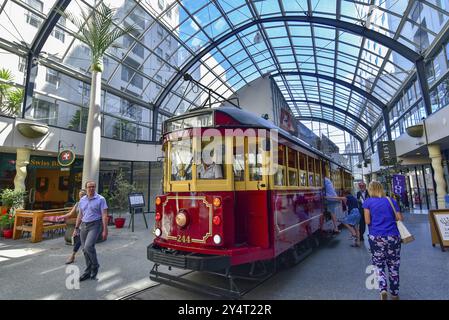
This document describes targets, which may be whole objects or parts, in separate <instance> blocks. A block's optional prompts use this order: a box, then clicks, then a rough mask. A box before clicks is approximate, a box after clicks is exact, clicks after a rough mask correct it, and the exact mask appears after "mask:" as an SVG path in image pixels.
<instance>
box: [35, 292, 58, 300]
mask: <svg viewBox="0 0 449 320" xmlns="http://www.w3.org/2000/svg"><path fill="white" fill-rule="evenodd" d="M60 298H61V294H60V293H52V294H50V295H48V296H45V297H43V298H40V299H39V300H57V299H60Z"/></svg>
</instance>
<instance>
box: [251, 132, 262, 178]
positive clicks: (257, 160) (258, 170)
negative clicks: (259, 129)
mask: <svg viewBox="0 0 449 320" xmlns="http://www.w3.org/2000/svg"><path fill="white" fill-rule="evenodd" d="M249 140H250V139H249ZM249 140H248V169H249V180H251V181H261V180H262V152H263V150H262V149H261V148H260V147H261V146H260V144H259V143H254V142H250V141H249Z"/></svg>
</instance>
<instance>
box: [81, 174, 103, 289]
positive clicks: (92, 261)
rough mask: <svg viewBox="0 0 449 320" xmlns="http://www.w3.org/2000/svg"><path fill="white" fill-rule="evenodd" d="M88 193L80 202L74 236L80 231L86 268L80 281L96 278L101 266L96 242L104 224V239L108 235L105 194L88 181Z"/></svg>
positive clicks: (92, 182)
mask: <svg viewBox="0 0 449 320" xmlns="http://www.w3.org/2000/svg"><path fill="white" fill-rule="evenodd" d="M86 189H87V195H86V196H84V197H83V198H82V199H81V200H80V202H79V211H80V212H79V215H78V217H77V219H76V224H75V231H74V236H75V235H76V233H78V232H79V233H80V238H81V245H82V246H83V252H84V258H85V260H86V270H85V271H84V273H83V274H82V275H81V277H80V281H84V280H87V279H89V278H90V279H95V278H96V276H97V273H98V269H99V267H100V265H99V263H98V259H97V252H96V250H95V243H96V242H97V239H98V236H99V234H100V232H101V226H102V225H103V234H102V238H103V240H106V239H107V237H108V205H107V204H106V200H105V198H104V197H103V196H101V195H99V194H98V193H96V191H95V189H96V183H95V182H94V181H88V182H86Z"/></svg>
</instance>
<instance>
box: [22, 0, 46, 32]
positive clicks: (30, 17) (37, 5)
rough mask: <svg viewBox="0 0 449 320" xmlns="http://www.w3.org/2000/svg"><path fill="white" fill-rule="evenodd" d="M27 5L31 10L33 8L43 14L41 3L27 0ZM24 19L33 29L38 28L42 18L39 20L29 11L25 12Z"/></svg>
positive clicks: (35, 0) (36, 0)
mask: <svg viewBox="0 0 449 320" xmlns="http://www.w3.org/2000/svg"><path fill="white" fill-rule="evenodd" d="M27 3H28V5H29V6H30V7H31V8H33V9H35V10H37V11H39V12H43V10H44V4H43V3H42V1H39V0H27ZM25 17H26V22H27V23H29V24H31V25H32V26H33V27H36V28H38V27H39V26H40V25H41V23H42V18H40V17H39V16H37V15H36V14H34V13H32V12H31V11H27V12H26V13H25Z"/></svg>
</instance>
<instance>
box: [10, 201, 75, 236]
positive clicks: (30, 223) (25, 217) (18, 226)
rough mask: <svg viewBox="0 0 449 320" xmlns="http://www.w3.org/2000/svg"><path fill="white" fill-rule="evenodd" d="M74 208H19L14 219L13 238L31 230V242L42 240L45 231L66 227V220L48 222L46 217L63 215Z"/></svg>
mask: <svg viewBox="0 0 449 320" xmlns="http://www.w3.org/2000/svg"><path fill="white" fill-rule="evenodd" d="M70 210H72V208H71V207H70V208H62V209H52V210H22V209H17V210H16V213H15V220H14V233H13V239H19V238H21V237H22V233H23V232H24V231H25V232H31V242H40V241H42V235H43V233H44V232H47V231H51V230H56V229H64V228H65V227H66V224H65V222H61V223H59V222H46V221H45V219H44V218H46V217H55V216H63V215H65V214H67V213H69V212H70Z"/></svg>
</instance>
